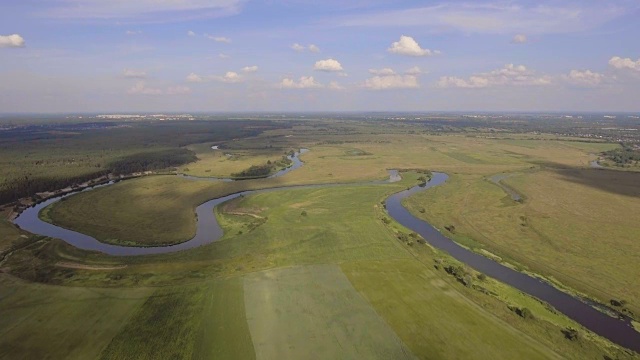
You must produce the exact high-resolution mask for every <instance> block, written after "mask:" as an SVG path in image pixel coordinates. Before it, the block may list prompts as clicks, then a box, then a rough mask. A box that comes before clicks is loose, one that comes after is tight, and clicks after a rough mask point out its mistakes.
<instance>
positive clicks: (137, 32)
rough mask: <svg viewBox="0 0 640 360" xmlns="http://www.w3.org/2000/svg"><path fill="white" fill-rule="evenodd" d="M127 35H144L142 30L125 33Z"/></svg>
mask: <svg viewBox="0 0 640 360" xmlns="http://www.w3.org/2000/svg"><path fill="white" fill-rule="evenodd" d="M125 34H127V35H140V34H142V31H141V30H127V31H126V32H125Z"/></svg>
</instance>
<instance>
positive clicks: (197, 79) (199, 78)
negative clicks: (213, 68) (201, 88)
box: [187, 73, 204, 83]
mask: <svg viewBox="0 0 640 360" xmlns="http://www.w3.org/2000/svg"><path fill="white" fill-rule="evenodd" d="M187 81H188V82H192V83H200V82H204V79H203V78H202V76H200V75H198V74H196V73H191V74H189V75H187Z"/></svg>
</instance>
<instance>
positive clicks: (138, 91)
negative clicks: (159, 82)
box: [127, 81, 191, 95]
mask: <svg viewBox="0 0 640 360" xmlns="http://www.w3.org/2000/svg"><path fill="white" fill-rule="evenodd" d="M127 93H128V94H130V95H184V94H190V93H191V89H190V88H189V87H187V86H183V85H179V86H170V87H168V88H166V89H165V90H163V89H160V88H154V87H147V86H146V84H145V83H144V81H138V82H137V83H136V84H135V85H134V86H133V87H132V88H130V89H129V90H128V91H127Z"/></svg>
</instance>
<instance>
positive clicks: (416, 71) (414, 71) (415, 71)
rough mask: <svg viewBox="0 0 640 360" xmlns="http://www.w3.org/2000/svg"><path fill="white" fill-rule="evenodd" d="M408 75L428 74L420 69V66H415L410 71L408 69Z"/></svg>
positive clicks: (406, 72)
mask: <svg viewBox="0 0 640 360" xmlns="http://www.w3.org/2000/svg"><path fill="white" fill-rule="evenodd" d="M404 73H405V74H407V75H422V74H426V73H427V72H426V71H422V69H420V67H419V66H414V67H412V68H410V69H407V71H405V72H404Z"/></svg>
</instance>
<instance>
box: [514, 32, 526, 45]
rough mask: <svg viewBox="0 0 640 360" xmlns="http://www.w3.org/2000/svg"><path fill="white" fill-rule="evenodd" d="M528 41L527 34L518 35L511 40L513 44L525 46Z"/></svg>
mask: <svg viewBox="0 0 640 360" xmlns="http://www.w3.org/2000/svg"><path fill="white" fill-rule="evenodd" d="M527 41H529V39H527V35H525V34H518V35H516V36H514V37H513V39H511V43H512V44H524V43H526V42H527Z"/></svg>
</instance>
